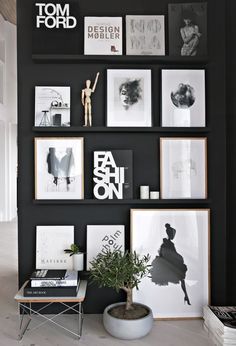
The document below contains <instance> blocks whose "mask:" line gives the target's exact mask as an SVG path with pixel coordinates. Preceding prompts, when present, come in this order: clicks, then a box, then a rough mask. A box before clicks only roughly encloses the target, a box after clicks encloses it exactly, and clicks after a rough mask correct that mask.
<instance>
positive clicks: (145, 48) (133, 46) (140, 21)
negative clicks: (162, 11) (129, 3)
mask: <svg viewBox="0 0 236 346" xmlns="http://www.w3.org/2000/svg"><path fill="white" fill-rule="evenodd" d="M126 54H127V55H165V24H164V16H126Z"/></svg>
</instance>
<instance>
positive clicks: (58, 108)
mask: <svg viewBox="0 0 236 346" xmlns="http://www.w3.org/2000/svg"><path fill="white" fill-rule="evenodd" d="M35 126H44V127H46V126H54V127H60V126H70V87H54V86H36V87H35Z"/></svg>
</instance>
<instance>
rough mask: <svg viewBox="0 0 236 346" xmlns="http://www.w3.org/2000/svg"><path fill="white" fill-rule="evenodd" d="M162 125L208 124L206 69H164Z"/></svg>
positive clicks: (196, 125) (194, 125)
mask: <svg viewBox="0 0 236 346" xmlns="http://www.w3.org/2000/svg"><path fill="white" fill-rule="evenodd" d="M161 113H162V126H167V127H168V126H171V127H204V126H206V115H205V113H206V102H205V70H162V112H161Z"/></svg>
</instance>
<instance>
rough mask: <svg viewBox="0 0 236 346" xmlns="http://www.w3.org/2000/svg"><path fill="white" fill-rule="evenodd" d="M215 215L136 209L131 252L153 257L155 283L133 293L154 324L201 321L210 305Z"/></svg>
mask: <svg viewBox="0 0 236 346" xmlns="http://www.w3.org/2000/svg"><path fill="white" fill-rule="evenodd" d="M209 225H210V210H209V209H159V210H158V209H132V210H131V249H132V251H136V253H137V254H138V255H141V256H143V255H146V254H147V253H149V255H150V261H149V264H150V274H149V277H145V278H144V279H142V281H141V284H140V286H139V290H135V289H134V290H133V298H134V301H136V302H139V303H143V304H145V305H147V306H150V307H151V309H152V311H153V315H154V318H160V319H161V318H164V319H165V318H199V317H202V316H203V306H204V305H208V304H209V292H210V283H209V270H210V269H209V268H210V263H209V262H210V253H209V252H210V251H209V246H210V227H209Z"/></svg>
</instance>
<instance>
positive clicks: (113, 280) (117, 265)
mask: <svg viewBox="0 0 236 346" xmlns="http://www.w3.org/2000/svg"><path fill="white" fill-rule="evenodd" d="M149 259H150V256H149V255H146V256H142V257H140V256H139V255H137V254H136V252H128V251H126V252H125V253H123V252H121V251H114V252H111V251H108V252H106V253H100V254H98V256H97V257H96V258H95V259H94V260H93V261H91V262H90V263H91V272H90V275H91V278H92V281H93V282H95V283H97V284H98V285H99V287H110V288H113V289H115V290H116V291H117V292H118V291H119V290H123V291H125V292H126V295H127V299H126V302H122V303H116V304H112V305H109V306H108V307H106V309H105V310H104V313H103V323H104V327H105V329H106V330H107V331H108V333H110V334H111V335H112V336H114V337H117V338H120V339H129V340H132V339H138V338H141V337H143V336H145V335H146V334H148V333H149V332H150V330H151V328H152V324H153V315H152V311H151V309H150V308H149V307H147V306H146V305H143V304H139V303H134V302H133V299H132V290H133V289H134V288H136V289H138V285H139V283H140V282H141V280H142V279H143V278H144V277H146V276H147V275H148V274H149V265H148V262H149Z"/></svg>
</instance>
